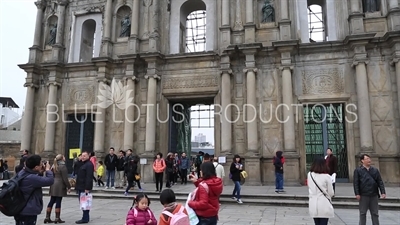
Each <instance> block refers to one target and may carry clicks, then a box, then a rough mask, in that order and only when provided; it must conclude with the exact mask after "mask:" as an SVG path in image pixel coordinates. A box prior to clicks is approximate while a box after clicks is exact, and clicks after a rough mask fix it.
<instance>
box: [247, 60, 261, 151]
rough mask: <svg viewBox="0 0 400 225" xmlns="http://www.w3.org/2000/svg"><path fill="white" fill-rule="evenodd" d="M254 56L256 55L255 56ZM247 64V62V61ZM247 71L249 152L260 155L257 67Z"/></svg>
mask: <svg viewBox="0 0 400 225" xmlns="http://www.w3.org/2000/svg"><path fill="white" fill-rule="evenodd" d="M253 57H254V56H253ZM246 64H247V63H246ZM244 72H245V73H246V85H247V88H246V93H247V95H246V98H247V104H246V124H247V151H248V152H247V153H248V154H256V155H258V154H259V152H258V132H257V123H258V120H257V118H258V117H257V108H258V107H257V95H256V90H257V85H256V73H257V69H256V68H247V69H244Z"/></svg>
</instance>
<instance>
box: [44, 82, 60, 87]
mask: <svg viewBox="0 0 400 225" xmlns="http://www.w3.org/2000/svg"><path fill="white" fill-rule="evenodd" d="M50 85H54V86H58V87H61V83H59V82H57V81H49V82H47V83H46V86H47V87H49V86H50Z"/></svg>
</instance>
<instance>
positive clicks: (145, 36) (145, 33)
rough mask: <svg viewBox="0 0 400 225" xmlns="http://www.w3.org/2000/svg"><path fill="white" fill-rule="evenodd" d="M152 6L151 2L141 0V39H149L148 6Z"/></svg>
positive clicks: (151, 0) (149, 0)
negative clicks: (142, 9) (142, 10)
mask: <svg viewBox="0 0 400 225" xmlns="http://www.w3.org/2000/svg"><path fill="white" fill-rule="evenodd" d="M152 4H153V0H143V6H144V15H143V17H144V20H143V36H142V39H144V40H145V39H148V38H149V37H150V32H149V20H150V18H149V17H150V16H149V15H150V6H151V5H152Z"/></svg>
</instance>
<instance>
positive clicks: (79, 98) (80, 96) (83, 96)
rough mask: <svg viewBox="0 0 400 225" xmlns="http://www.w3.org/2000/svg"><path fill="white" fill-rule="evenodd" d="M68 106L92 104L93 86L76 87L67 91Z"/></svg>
mask: <svg viewBox="0 0 400 225" xmlns="http://www.w3.org/2000/svg"><path fill="white" fill-rule="evenodd" d="M68 96H69V104H70V105H73V104H77V105H83V104H92V103H93V102H94V99H93V98H94V87H93V86H89V87H87V86H78V87H73V88H71V89H70V90H69V95H68Z"/></svg>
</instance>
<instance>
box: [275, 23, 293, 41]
mask: <svg viewBox="0 0 400 225" xmlns="http://www.w3.org/2000/svg"><path fill="white" fill-rule="evenodd" d="M278 24H279V34H280V38H281V40H282V41H285V40H291V39H292V37H291V36H292V35H291V32H290V24H291V21H290V20H282V21H280V22H279V23H278Z"/></svg>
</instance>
